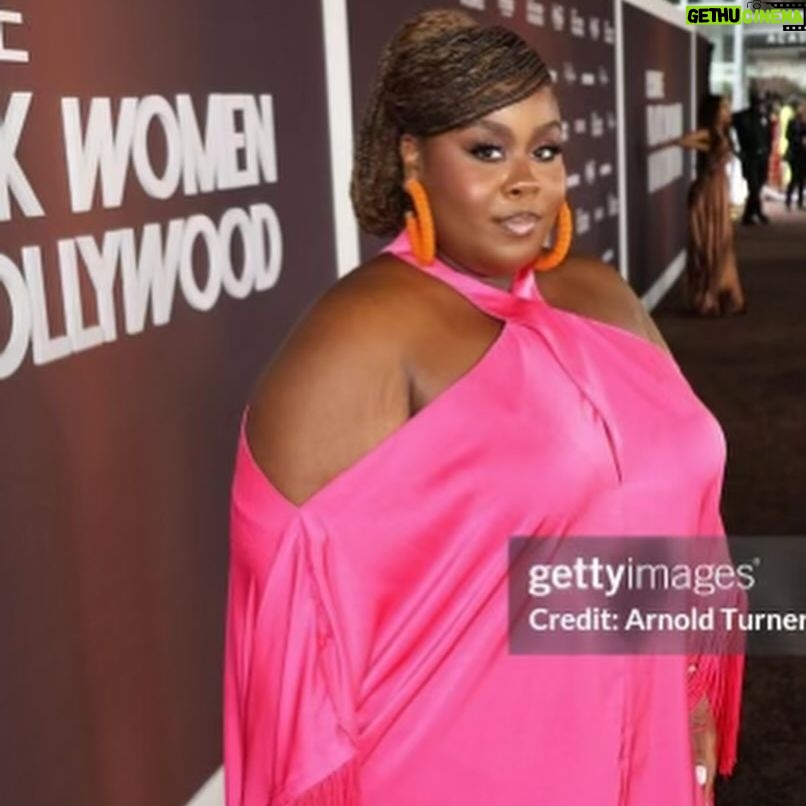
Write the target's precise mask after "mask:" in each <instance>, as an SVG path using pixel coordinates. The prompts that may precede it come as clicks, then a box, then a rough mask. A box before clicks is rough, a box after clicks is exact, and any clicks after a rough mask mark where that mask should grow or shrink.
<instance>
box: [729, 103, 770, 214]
mask: <svg viewBox="0 0 806 806" xmlns="http://www.w3.org/2000/svg"><path fill="white" fill-rule="evenodd" d="M733 126H734V128H735V129H736V136H737V137H738V139H739V158H740V159H741V161H742V174H743V175H744V178H745V181H746V182H747V201H746V202H745V206H744V215H743V216H742V224H744V225H745V226H749V225H752V224H755V223H756V222H755V219H758V220H759V221H761V222H762V223H763V224H768V223H769V218H767V216H766V215H764V211H763V210H762V209H761V190H762V188H763V187H764V181H765V180H766V178H767V165H768V163H769V160H770V152H771V150H772V139H771V129H770V119H769V115H768V113H767V110H766V109H765V108H764V104H763V102H762V99H761V96H760V95H759V93H758V91H757V90H756V88H755V87H753V88H751V90H750V106H749V107H748V108H747V109H743V110H742V111H740V112H736V113H735V114H734V115H733Z"/></svg>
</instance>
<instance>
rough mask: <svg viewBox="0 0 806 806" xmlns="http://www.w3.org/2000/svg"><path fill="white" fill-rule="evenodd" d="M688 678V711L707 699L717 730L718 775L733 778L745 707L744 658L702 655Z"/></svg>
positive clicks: (741, 656)
mask: <svg viewBox="0 0 806 806" xmlns="http://www.w3.org/2000/svg"><path fill="white" fill-rule="evenodd" d="M693 660H694V662H695V663H696V667H697V668H696V670H695V671H694V673H693V674H692V675H691V676H690V678H689V686H688V699H689V708H690V709H693V708H694V707H695V706H696V705H697V703H698V702H699V701H700V700H701V699H702V697H703V695H705V696H706V697H707V698H708V702H709V703H710V705H711V711H712V712H713V714H714V721H715V722H716V730H717V741H718V743H719V744H718V748H717V771H718V772H719V774H720V775H730V774H731V773H732V772H733V768H734V766H735V765H736V757H737V752H738V746H739V723H740V721H741V707H742V681H743V679H744V655H700V656H698V657H696V658H694V659H693Z"/></svg>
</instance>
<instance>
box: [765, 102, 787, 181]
mask: <svg viewBox="0 0 806 806" xmlns="http://www.w3.org/2000/svg"><path fill="white" fill-rule="evenodd" d="M767 108H768V109H769V113H770V142H771V143H772V151H771V152H770V162H769V166H768V171H767V186H768V187H771V188H774V189H775V190H776V191H777V192H780V191H781V190H783V188H784V187H785V183H784V176H783V166H784V159H783V157H784V152H783V149H782V148H781V147H780V145H781V142H782V141H783V138H784V132H783V124H782V122H781V109H782V99H781V97H780V96H779V95H776V94H774V93H771V94H769V95H768V101H767Z"/></svg>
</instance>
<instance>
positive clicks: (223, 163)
mask: <svg viewBox="0 0 806 806" xmlns="http://www.w3.org/2000/svg"><path fill="white" fill-rule="evenodd" d="M326 4H330V6H329V7H328V6H327V5H326ZM333 4H336V5H337V6H343V9H342V11H343V13H344V15H346V16H345V18H344V20H345V21H346V25H342V26H336V27H334V26H333V25H332V20H333V19H334V17H333V16H332V12H333V8H334V6H333ZM437 5H441V6H455V7H463V8H465V9H466V10H468V11H470V12H471V13H474V14H477V15H478V17H479V18H480V19H482V20H484V21H486V22H500V23H503V24H506V25H509V26H511V27H513V28H514V29H516V30H517V31H518V32H520V33H521V34H522V35H523V36H525V37H526V38H527V39H529V40H530V41H531V42H533V43H534V44H535V46H536V47H537V49H538V50H539V52H540V53H541V54H542V55H543V57H544V58H545V59H546V61H547V62H548V63H549V65H550V66H551V68H552V70H553V73H554V76H555V80H556V85H557V92H558V96H559V101H560V105H561V110H562V112H563V115H564V117H565V119H566V121H567V127H568V131H567V134H568V145H567V149H566V158H567V163H568V174H569V198H570V201H571V204H572V207H573V208H574V210H575V229H576V237H575V245H574V249H575V250H577V251H579V252H585V253H589V254H592V255H596V256H598V257H600V258H602V259H603V260H605V261H608V262H611V263H613V264H614V265H618V266H619V267H620V268H621V269H622V271H623V272H624V273H625V275H628V276H629V277H630V278H631V281H633V282H634V284H635V287H636V289H637V290H639V291H640V292H642V293H643V292H645V291H646V290H647V289H651V288H652V286H653V283H655V281H656V280H657V279H658V278H661V277H662V276H663V274H664V272H668V268H669V266H670V265H672V264H673V263H674V261H675V260H676V259H677V260H679V255H680V252H681V249H682V248H683V245H684V235H685V233H684V227H685V223H684V198H685V186H686V185H687V181H688V177H687V176H685V175H684V174H685V170H684V168H683V167H681V166H682V165H683V164H684V161H681V158H680V155H679V154H678V153H675V152H676V150H675V149H671V150H670V149H668V147H667V146H665V145H664V143H665V142H666V140H669V139H673V137H676V136H677V135H678V134H679V133H680V132H679V131H678V129H680V127H681V126H682V127H683V128H687V126H688V124H689V122H690V121H689V118H690V112H691V107H690V105H691V103H692V97H691V82H692V81H693V75H692V65H693V64H695V61H696V60H690V59H688V58H686V57H685V54H688V53H689V50H690V48H691V34H689V33H687V32H685V31H684V30H683V29H681V28H680V27H679V26H678V25H677V24H675V23H673V22H670V21H668V20H666V19H662V18H658V17H656V16H654V15H653V14H649V13H647V12H646V11H641V10H639V9H638V8H636V7H634V6H631V5H629V4H626V3H625V4H624V5H623V6H622V7H620V8H617V7H616V6H615V5H614V3H613V2H612V0H578V2H576V3H573V4H572V3H566V2H563V3H559V2H556V3H554V2H535V1H532V0H528V2H524V1H523V0H498V2H490V0H486V2H485V0H466V1H465V2H461V3H460V2H453V3H451V2H447V1H446V2H443V3H425V2H417V0H399V2H396V3H394V4H390V3H378V2H372V0H323V2H322V3H320V2H316V1H315V0H308V2H305V3H280V2H271V1H269V2H266V0H226V1H225V0H210V1H209V2H207V3H204V4H202V5H200V4H198V3H194V2H191V0H175V2H172V3H167V4H166V3H159V2H157V0H141V2H139V3H108V2H103V3H102V2H99V0H75V1H74V2H71V3H63V2H57V0H40V2H38V3H22V2H19V0H4V1H3V0H0V424H2V425H1V426H0V452H1V455H2V457H3V461H2V463H1V464H0V529H1V530H2V531H1V532H0V714H2V719H0V803H3V804H6V803H7V804H25V805H26V806H50V804H53V805H54V806H55V804H60V806H61V805H62V804H66V803H69V804H82V806H94V805H95V804H97V805H98V806H142V805H143V804H149V806H156V805H157V804H166V805H168V806H175V805H176V804H183V803H186V802H187V801H188V799H190V798H191V797H192V795H193V794H194V793H195V792H196V791H197V790H198V789H199V788H200V787H201V786H202V784H203V783H204V782H205V781H207V780H208V779H209V778H210V776H211V775H213V774H214V773H215V771H216V770H217V769H218V768H219V766H220V757H221V745H220V733H221V729H220V723H221V672H222V650H223V627H224V622H223V614H224V603H225V593H226V568H227V516H228V488H229V481H230V475H231V470H232V459H233V450H234V445H235V435H236V433H237V428H238V425H239V420H240V415H241V412H242V407H243V404H244V401H245V400H246V398H247V396H248V394H249V390H250V388H251V386H252V384H253V383H254V381H255V379H256V377H257V375H258V373H259V371H260V368H261V366H262V365H264V364H265V362H266V361H267V360H268V359H269V358H270V357H271V355H272V354H273V352H274V351H275V350H276V349H277V347H278V346H279V344H280V343H281V342H282V340H283V338H284V337H285V335H286V334H287V333H288V331H289V329H290V328H291V327H292V325H293V323H294V322H295V321H296V320H297V319H298V317H299V316H300V315H301V314H302V312H303V311H304V310H305V308H306V307H307V306H308V305H309V304H310V303H311V301H312V300H313V299H314V298H315V297H316V296H317V295H318V294H319V293H321V292H322V291H323V290H324V289H325V288H326V287H328V286H329V285H331V284H332V283H333V282H334V281H335V280H336V278H337V276H338V275H339V272H340V267H339V266H338V265H337V263H338V261H337V258H336V255H337V253H340V254H344V251H343V250H342V251H341V252H340V251H339V248H338V246H339V242H338V241H339V237H341V238H342V239H343V237H344V226H343V224H342V226H341V230H340V232H341V235H339V234H338V233H339V228H338V227H337V226H335V224H334V213H335V211H334V207H333V203H332V202H331V199H332V198H333V191H334V188H333V186H332V180H331V176H333V175H335V176H339V175H342V176H343V175H344V172H343V171H341V174H339V170H335V169H336V168H339V167H341V168H343V166H344V164H346V163H348V162H349V160H350V158H351V155H350V154H349V153H342V154H338V153H337V154H335V156H333V155H332V154H331V145H332V143H331V136H332V134H333V131H332V129H330V128H329V125H332V124H331V123H330V122H331V121H333V120H336V119H338V116H337V115H336V116H335V117H334V115H333V109H334V108H335V107H336V106H338V103H339V102H340V101H343V100H344V99H343V98H339V97H333V96H332V88H333V87H338V86H339V83H338V81H333V76H332V75H331V74H330V72H331V71H332V70H333V69H336V68H334V67H333V65H334V64H336V65H338V64H339V61H338V59H333V58H329V57H328V48H330V52H331V56H332V53H333V52H337V53H338V52H343V53H345V54H347V55H348V56H349V63H350V64H351V76H352V79H351V81H352V94H351V99H350V100H351V101H352V109H353V121H352V124H353V126H356V125H357V121H358V120H359V119H360V116H361V114H362V112H363V108H364V105H365V103H366V99H367V97H368V94H369V88H370V85H371V81H372V78H373V75H374V69H375V64H376V61H377V58H378V55H379V53H380V50H381V46H382V44H383V42H384V41H385V40H386V39H387V38H388V37H389V36H390V35H391V34H392V32H393V31H394V30H395V29H396V28H397V27H398V25H399V24H400V23H401V22H402V21H403V20H404V19H405V18H407V17H408V16H410V15H411V14H412V13H414V12H416V11H418V10H420V9H423V8H427V7H431V6H437ZM323 8H326V9H327V12H328V13H327V14H323V11H322V9H323ZM328 15H330V16H328ZM336 18H338V15H337V16H336ZM328 20H330V21H328ZM622 24H623V30H620V26H621V25H622ZM328 37H337V38H341V39H343V40H344V41H343V42H339V43H334V42H332V41H329V40H328ZM334 44H335V45H338V46H342V45H343V49H342V50H341V51H340V50H339V47H333V46H334ZM619 51H621V57H622V58H623V68H624V90H625V95H624V96H623V98H622V100H621V103H622V105H623V109H625V110H626V114H625V115H624V116H623V119H620V118H619V108H620V107H619V99H618V93H617V81H618V75H619V72H618V71H619V66H618V65H619ZM698 51H701V48H698ZM681 54H683V57H681ZM344 66H345V65H344V64H343V60H342V64H341V69H342V77H343V75H344ZM348 75H349V74H348ZM329 86H330V87H331V97H330V99H328V87H329ZM341 91H342V92H350V80H349V79H348V82H347V83H346V85H344V86H343V88H342V90H341ZM329 102H330V103H329ZM339 125H342V126H343V125H344V121H341V123H340V124H339ZM620 126H621V127H623V130H622V131H619V127H620ZM349 128H350V121H347V129H348V134H349ZM343 133H344V132H343V131H342V132H341V134H342V135H343ZM620 136H622V137H623V138H624V143H625V144H626V156H627V159H626V161H625V163H623V164H622V163H620V162H619V157H618V154H619V137H620ZM334 163H339V165H335V164H334ZM620 169H621V170H622V171H623V175H624V177H626V181H625V182H622V183H621V186H620V180H619V177H620V174H619V171H620ZM344 190H345V189H344V188H338V187H337V188H335V191H336V195H337V197H338V194H339V192H340V191H341V192H342V198H345V193H344V192H343V191H344ZM625 205H626V206H625ZM625 216H626V218H625ZM348 219H349V214H348ZM343 220H344V217H342V221H343ZM625 232H628V233H629V238H628V240H627V242H626V245H627V252H628V263H625V262H624V256H623V255H622V251H623V250H624V248H625V242H624V233H625ZM379 245H380V244H379V243H378V242H376V241H374V240H373V239H369V238H366V239H362V240H361V241H360V251H361V254H362V257H363V258H367V257H369V256H371V254H373V253H374V251H375V250H376V249H377V248H378V246H379ZM342 246H343V244H342ZM341 269H342V270H343V267H341ZM207 791H208V800H207V802H210V803H212V802H220V788H219V789H215V788H213V789H210V790H207ZM216 799H217V800H216Z"/></svg>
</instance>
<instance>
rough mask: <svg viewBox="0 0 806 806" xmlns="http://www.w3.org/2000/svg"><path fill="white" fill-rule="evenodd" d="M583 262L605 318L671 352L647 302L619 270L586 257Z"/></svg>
mask: <svg viewBox="0 0 806 806" xmlns="http://www.w3.org/2000/svg"><path fill="white" fill-rule="evenodd" d="M583 265H584V274H585V275H586V277H587V282H588V283H589V284H590V286H589V287H590V289H591V291H590V293H591V294H592V295H594V296H595V298H597V299H598V300H600V301H601V312H602V318H603V319H606V321H607V322H608V323H609V324H614V325H616V326H618V327H622V328H624V329H625V330H628V331H630V332H631V333H633V334H634V335H636V336H640V337H643V338H645V339H647V340H648V341H650V342H652V343H653V344H655V345H657V346H658V347H660V348H661V349H662V350H664V351H665V352H667V353H668V354H669V355H672V352H671V350H670V349H669V346H668V345H667V344H666V342H665V340H664V338H663V336H662V335H661V333H660V331H659V330H658V327H657V325H656V324H655V322H654V320H653V319H652V317H651V316H650V314H649V313H648V311H647V310H646V308H645V307H644V304H643V303H642V302H641V300H640V298H639V297H638V295H637V294H636V293H635V291H634V290H633V288H632V286H630V284H629V283H628V282H627V281H626V280H625V279H624V278H623V277H622V276H621V274H619V272H618V270H617V269H616V268H615V267H613V266H611V265H609V264H607V263H603V262H602V261H599V260H594V259H587V260H585V261H584V262H583Z"/></svg>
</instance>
